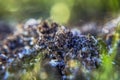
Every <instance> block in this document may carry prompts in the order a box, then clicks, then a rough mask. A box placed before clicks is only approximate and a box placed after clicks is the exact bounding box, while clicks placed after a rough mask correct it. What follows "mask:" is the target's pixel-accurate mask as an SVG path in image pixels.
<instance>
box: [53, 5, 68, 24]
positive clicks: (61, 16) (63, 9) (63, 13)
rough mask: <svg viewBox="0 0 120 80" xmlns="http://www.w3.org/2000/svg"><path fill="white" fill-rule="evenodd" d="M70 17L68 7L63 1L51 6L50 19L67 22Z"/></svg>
mask: <svg viewBox="0 0 120 80" xmlns="http://www.w3.org/2000/svg"><path fill="white" fill-rule="evenodd" d="M69 18H70V9H69V7H68V6H67V5H66V4H64V3H57V4H55V5H54V6H53V7H52V8H51V19H52V20H54V21H56V22H59V23H67V22H68V20H69Z"/></svg>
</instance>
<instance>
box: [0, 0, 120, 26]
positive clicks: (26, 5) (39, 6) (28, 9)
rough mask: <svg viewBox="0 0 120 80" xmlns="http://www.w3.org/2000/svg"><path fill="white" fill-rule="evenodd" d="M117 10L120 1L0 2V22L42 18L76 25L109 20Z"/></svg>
mask: <svg viewBox="0 0 120 80" xmlns="http://www.w3.org/2000/svg"><path fill="white" fill-rule="evenodd" d="M119 8H120V0H0V20H2V21H3V20H7V21H18V22H19V21H20V22H21V21H23V20H27V19H29V18H36V19H39V18H42V19H53V20H54V21H57V22H60V23H63V24H74V25H76V24H80V23H81V22H86V21H91V20H94V21H99V20H103V19H104V18H111V17H113V16H116V15H118V14H119V10H120V9H119Z"/></svg>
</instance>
